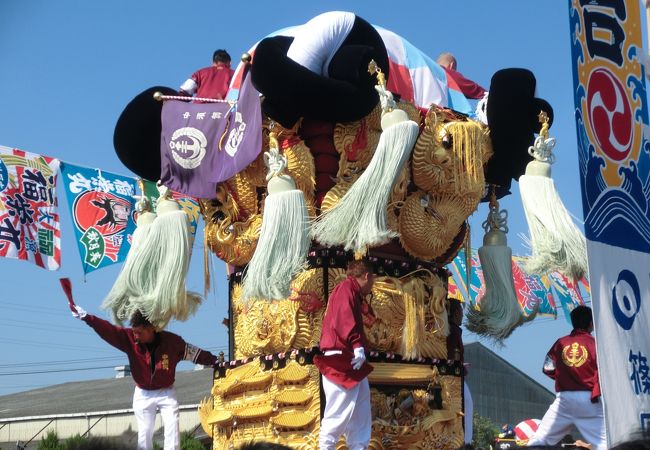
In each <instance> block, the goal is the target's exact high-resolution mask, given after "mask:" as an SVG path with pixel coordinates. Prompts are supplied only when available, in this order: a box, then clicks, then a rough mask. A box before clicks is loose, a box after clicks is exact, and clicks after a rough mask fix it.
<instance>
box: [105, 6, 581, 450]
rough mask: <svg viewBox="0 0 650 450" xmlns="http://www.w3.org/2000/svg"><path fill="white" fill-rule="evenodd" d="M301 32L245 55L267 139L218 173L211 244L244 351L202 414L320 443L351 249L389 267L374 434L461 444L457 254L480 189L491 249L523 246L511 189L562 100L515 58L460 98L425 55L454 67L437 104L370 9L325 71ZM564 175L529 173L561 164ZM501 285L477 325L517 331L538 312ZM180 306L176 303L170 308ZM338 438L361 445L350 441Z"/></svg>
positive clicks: (378, 312) (394, 445) (380, 283)
mask: <svg viewBox="0 0 650 450" xmlns="http://www.w3.org/2000/svg"><path fill="white" fill-rule="evenodd" d="M310 23H311V22H309V23H308V24H307V25H305V26H303V28H305V27H307V26H308V25H309V24H310ZM307 29H308V31H313V30H309V28H307ZM285 31H286V30H285ZM292 33H293V34H292ZM303 35H304V33H303ZM380 35H381V36H380ZM301 36H302V35H301V34H300V32H299V31H297V32H295V33H294V32H289V33H288V34H287V36H275V37H271V38H266V39H264V40H262V41H261V42H260V43H258V44H257V46H256V48H254V49H252V50H251V51H250V53H251V54H252V62H251V61H250V55H247V58H245V59H246V60H245V61H244V62H243V63H242V64H240V67H239V68H238V70H237V71H236V73H235V78H234V81H233V83H232V84H231V90H233V89H232V88H233V86H235V87H236V88H238V89H239V88H242V89H243V85H244V84H245V82H244V81H243V80H248V79H252V84H253V85H254V86H255V88H256V89H257V91H259V93H260V94H261V112H262V113H261V126H260V128H261V136H262V137H261V148H259V149H256V153H255V154H256V155H257V156H256V157H255V158H254V159H253V160H252V162H250V163H249V164H247V165H246V166H245V167H244V168H243V170H240V171H237V172H236V173H234V174H233V175H232V176H229V177H228V178H227V179H225V180H221V181H219V182H216V183H214V185H213V186H212V187H211V189H213V190H211V192H214V196H213V197H212V198H202V199H201V200H200V204H201V209H202V213H203V218H204V222H205V232H204V237H205V248H206V251H210V252H212V253H213V254H214V255H216V256H217V257H218V258H219V259H221V260H222V261H224V262H225V263H226V264H227V267H228V292H229V297H228V302H229V304H228V307H229V320H228V323H227V325H228V327H229V336H230V343H229V345H230V352H229V356H230V361H222V362H220V363H219V364H218V366H217V367H216V369H215V371H214V383H213V387H212V390H211V392H210V393H209V395H208V396H207V397H206V398H205V399H204V401H203V402H202V403H201V405H200V407H199V417H200V420H201V425H202V426H203V429H204V430H205V432H206V433H207V434H208V435H209V436H211V437H212V439H213V448H214V449H235V448H238V447H239V446H240V445H241V444H244V443H247V442H250V441H252V440H256V441H257V440H264V441H270V442H277V443H281V444H285V445H288V446H290V447H291V448H295V449H301V450H312V449H317V448H318V437H319V426H320V419H321V414H322V410H323V406H324V405H323V402H322V401H321V399H322V398H323V397H322V395H323V394H322V390H321V388H320V374H319V371H318V369H317V368H316V366H314V365H313V363H312V359H313V356H314V355H316V354H317V353H318V352H319V349H318V345H319V338H320V333H321V325H322V320H323V315H324V313H325V310H326V308H327V302H328V296H329V295H330V294H331V292H332V290H333V288H334V287H335V286H336V285H337V283H339V282H340V281H342V280H343V279H345V277H346V274H345V271H346V266H347V264H348V262H350V261H351V260H353V259H355V258H361V257H365V258H367V259H368V260H369V261H370V262H371V263H372V265H373V267H374V270H375V273H376V275H377V276H378V278H377V280H376V282H375V284H374V287H373V291H372V296H371V299H370V304H371V306H372V308H373V310H374V314H375V320H372V321H371V320H368V321H367V322H366V323H365V324H364V328H365V334H366V336H367V339H368V341H369V343H370V348H369V349H366V352H367V354H368V361H369V362H370V363H371V364H372V366H373V367H374V371H373V372H372V373H371V374H370V375H369V382H370V388H371V397H372V400H371V404H372V438H371V441H370V446H369V448H371V449H373V450H384V449H386V450H387V449H433V448H438V449H455V448H458V447H460V446H461V445H462V444H463V442H464V440H463V439H464V434H463V398H462V396H463V373H464V369H463V363H462V361H461V360H460V352H459V351H458V349H451V350H448V346H447V336H448V334H449V322H448V306H449V299H448V279H449V273H448V271H447V270H446V269H445V265H446V264H447V263H449V262H450V261H451V260H452V259H453V258H454V257H455V256H456V255H457V254H458V252H459V251H460V250H461V249H462V248H464V247H467V248H468V247H469V235H470V230H469V225H468V218H469V216H470V215H472V213H474V212H475V211H476V209H477V207H478V205H479V203H480V202H481V201H489V202H490V216H489V217H488V220H486V223H485V224H484V227H485V229H486V233H487V234H486V239H485V240H484V245H483V247H482V249H486V250H485V252H484V255H486V256H482V258H483V257H486V258H487V257H488V256H489V255H487V253H489V251H488V250H494V249H497V250H498V249H506V250H504V251H502V253H508V252H509V248H508V247H507V246H506V243H505V233H504V232H505V231H507V226H506V225H505V217H504V214H503V213H502V212H501V211H500V210H499V207H498V198H500V197H502V196H503V195H506V194H508V193H509V191H508V189H509V187H510V183H511V180H512V179H517V178H519V177H520V176H521V175H523V173H524V170H525V169H526V165H527V164H528V163H529V162H530V161H531V160H532V159H533V158H532V156H534V155H533V154H532V153H530V154H529V153H528V148H529V146H531V144H533V139H534V137H535V136H534V133H537V132H539V131H540V117H541V123H543V124H545V128H544V130H545V131H544V133H543V136H540V138H538V139H542V141H541V143H540V146H541V145H543V144H544V142H548V140H549V138H548V126H549V125H550V121H551V120H552V109H551V108H550V105H548V103H546V102H544V101H543V100H541V99H537V98H534V93H535V79H534V76H533V75H532V73H530V72H529V71H526V70H524V69H505V70H504V71H500V72H497V74H495V75H494V77H493V78H492V84H491V86H490V92H489V94H490V95H489V99H487V107H485V103H486V102H485V101H482V102H480V103H479V108H478V114H474V111H473V110H472V111H469V110H467V108H465V110H464V111H460V110H461V109H462V108H460V107H459V105H464V104H467V105H469V103H467V101H466V100H465V99H464V98H462V99H460V100H459V97H458V95H459V94H460V93H459V92H452V89H451V88H450V87H449V86H444V84H445V83H446V82H444V80H445V79H446V78H445V76H447V77H449V75H448V74H447V75H445V73H444V71H443V70H442V68H441V67H440V66H438V65H437V64H436V63H434V62H433V61H431V60H430V59H429V58H428V57H426V55H424V54H420V57H421V58H422V61H425V63H423V67H424V69H422V68H420V69H419V70H426V76H423V77H420V79H425V78H427V77H428V79H429V83H433V84H435V83H436V80H437V79H439V80H443V83H442V85H443V88H440V89H442V92H443V94H442V95H440V96H439V98H438V102H437V103H436V102H434V101H432V100H431V99H428V100H427V99H426V98H425V99H423V98H422V94H421V92H422V91H423V90H426V89H429V88H431V86H427V87H426V89H425V87H423V86H421V85H418V81H417V79H418V77H415V76H414V77H413V78H412V79H411V78H408V75H406V77H407V78H408V79H404V73H406V74H408V73H409V70H408V69H409V68H408V67H406V66H405V64H406V63H405V62H404V61H402V62H400V61H399V58H397V59H396V57H395V55H396V54H398V53H399V51H397V52H396V51H395V49H394V48H393V47H394V46H395V45H396V44H395V42H403V39H402V38H400V37H399V36H397V35H395V34H393V33H390V32H388V31H387V30H383V29H379V33H378V32H377V31H376V30H375V29H374V28H373V27H372V26H370V25H369V24H367V22H365V21H362V19H360V18H356V19H355V22H354V27H353V30H352V32H350V33H349V36H348V38H346V39H344V40H343V43H342V44H341V45H339V46H338V47H335V48H334V49H330V50H331V51H330V56H329V59H328V61H330V62H329V71H328V73H326V74H319V73H314V72H313V71H311V70H309V69H308V68H305V67H303V66H301V65H299V64H297V63H296V62H295V61H292V60H291V58H289V57H288V56H287V54H288V53H289V54H291V52H292V50H291V49H292V48H293V47H292V42H297V41H298V40H299V39H301ZM352 36H354V39H356V41H355V40H354V39H352V41H350V38H351V37H352ZM382 39H383V41H382ZM384 42H386V44H384ZM389 42H390V43H389ZM409 48H415V47H413V46H412V45H410V44H409ZM415 50H417V49H415ZM402 53H403V52H402ZM245 56H246V55H245ZM400 67H401V68H402V69H404V68H405V67H406V69H407V70H406V71H404V70H400ZM410 69H412V70H411V72H416V71H417V70H418V69H417V68H416V69H413V68H410ZM436 71H437V72H436ZM326 72H327V71H326ZM349 72H353V73H349ZM400 77H402V78H400ZM436 77H437V78H436ZM404 86H407V88H406V89H404ZM409 86H410V87H409ZM409 89H410V91H409ZM418 89H419V92H420V94H418ZM146 92H147V96H148V97H147V98H149V99H150V97H151V92H148V91H146ZM167 93H168V94H173V91H171V92H167ZM418 95H419V96H420V97H418ZM159 97H160V95H159ZM235 98H236V97H235ZM461 100H462V101H461ZM149 101H151V102H153V100H149ZM463 102H464V103H463ZM154 103H155V102H154ZM188 105H189V103H188ZM152 108H154V109H155V106H154V107H152ZM541 110H543V111H544V113H543V114H541V115H540V111H541ZM158 111H160V106H158ZM481 112H482V115H481ZM549 116H550V118H549ZM120 120H122V119H120ZM486 122H489V123H490V126H489V127H488V126H487V125H486ZM123 125H124V124H122V125H121V126H123ZM119 126H120V124H118V127H119ZM248 131H250V130H248ZM257 132H260V130H257ZM117 134H118V133H117V131H116V149H118V148H117V147H118V143H117ZM159 136H160V135H158V142H160V137H159ZM545 140H546V141H545ZM218 145H219V149H221V145H222V142H221V141H220V142H219V144H218ZM551 147H552V146H551ZM158 149H160V147H158ZM215 151H216V150H215ZM219 151H221V150H219ZM549 152H550V150H549ZM119 153H120V150H119V149H118V154H119ZM123 153H124V152H123ZM128 156H129V155H126V156H125V155H124V154H121V155H120V158H121V159H122V160H123V161H125V160H128V159H129V157H128ZM547 156H548V154H547ZM551 162H552V161H551ZM125 163H126V161H125ZM540 164H544V162H542V163H540ZM127 166H129V167H130V168H132V170H134V171H135V172H136V173H138V174H139V175H141V176H142V177H143V178H149V179H158V178H161V177H160V176H158V175H159V173H157V172H154V173H147V172H146V171H145V170H141V171H139V172H138V171H137V170H135V169H134V168H133V167H134V166H137V162H135V163H134V162H133V161H130V162H129V163H127ZM538 172H540V171H538ZM541 172H543V171H541ZM548 174H550V170H548ZM548 174H544V173H542V174H541V175H540V173H530V174H527V175H530V176H531V177H533V178H534V177H535V176H537V175H539V176H537V178H543V177H544V176H545V177H547V178H549V180H550V177H548ZM163 178H164V173H163ZM172 188H173V187H172ZM545 239H548V238H545ZM554 248H555V249H556V251H560V252H562V251H564V249H563V248H560V250H557V248H558V247H557V246H556V247H554ZM547 259H548V258H547ZM556 259H557V260H563V259H566V258H563V257H557V258H556ZM506 264H508V265H509V264H510V257H509V256H506ZM127 265H128V261H127ZM485 265H486V264H484V266H485ZM507 267H508V269H507V271H509V270H510V269H509V266H507ZM566 271H569V270H566ZM496 278H498V276H497V277H496ZM502 278H503V277H502ZM505 278H506V280H505V284H506V285H507V284H508V280H507V275H506V276H505ZM497 281H498V280H497ZM489 282H491V280H488V278H487V276H486V284H487V283H489ZM511 285H512V276H511V274H510V286H511ZM506 288H507V286H506ZM498 289H499V288H498V287H488V292H487V293H486V302H485V311H483V308H482V311H469V313H468V326H470V327H473V331H476V332H478V333H482V334H484V335H488V336H490V335H491V336H493V337H495V336H496V338H498V339H502V338H505V337H507V335H508V334H509V333H510V332H512V330H513V329H514V328H515V327H516V326H518V325H520V324H521V323H522V322H523V320H524V319H523V318H522V317H521V314H520V312H519V310H518V309H517V311H516V312H514V313H513V312H511V311H510V312H509V311H506V313H507V314H508V317H506V318H504V317H499V314H500V313H503V310H500V311H495V309H496V310H499V306H495V305H496V303H493V304H490V301H488V300H489V299H487V297H488V296H492V297H493V298H492V302H496V301H497V297H499V296H501V295H502V294H503V292H502V291H498ZM506 296H507V293H506ZM187 301H188V302H190V301H191V298H190V297H189V296H188V300H187ZM515 302H516V299H515ZM482 305H483V303H482ZM109 306H110V305H109ZM122 306H124V305H122ZM122 306H120V305H117V306H116V305H115V304H113V305H112V307H113V310H114V311H116V310H119V309H120V307H122ZM490 306H491V309H490V308H489V307H490ZM127 309H128V308H127ZM187 309H191V306H185V307H183V308H180V310H182V311H180V312H182V313H186V312H187ZM502 309H503V308H502ZM118 312H119V311H118ZM177 312H178V311H177ZM152 314H154V315H155V311H153V312H152ZM122 315H123V316H124V317H126V316H127V315H126V313H124V314H122ZM179 315H182V314H178V313H174V312H173V311H172V313H171V315H167V316H165V317H164V319H165V320H162V321H159V322H158V323H159V324H160V325H162V326H164V324H165V323H166V320H169V317H172V316H176V317H177V318H178V317H179ZM488 315H492V316H496V317H497V319H498V320H500V321H501V322H499V323H497V324H496V325H495V323H494V321H492V322H491V320H490V317H488ZM186 316H187V314H185V315H184V316H183V317H186ZM150 318H151V315H150ZM503 320H505V322H503ZM338 448H339V449H340V450H343V449H346V448H347V447H346V446H345V443H344V441H343V440H342V441H341V442H340V444H339V447H338Z"/></svg>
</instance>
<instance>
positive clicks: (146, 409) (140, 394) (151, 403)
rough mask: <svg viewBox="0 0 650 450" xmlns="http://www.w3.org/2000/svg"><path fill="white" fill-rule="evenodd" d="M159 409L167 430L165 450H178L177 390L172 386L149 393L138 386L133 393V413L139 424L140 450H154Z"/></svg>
mask: <svg viewBox="0 0 650 450" xmlns="http://www.w3.org/2000/svg"><path fill="white" fill-rule="evenodd" d="M158 409H160V417H161V418H162V422H163V428H164V430H165V450H178V449H179V448H180V440H181V438H180V430H179V423H178V422H179V412H178V401H177V400H176V389H175V388H174V386H172V387H169V388H166V389H156V390H151V391H149V390H146V389H141V388H139V387H137V386H136V387H135V392H134V393H133V412H134V413H135V418H136V420H137V422H138V450H153V433H154V428H155V425H156V411H157V410H158Z"/></svg>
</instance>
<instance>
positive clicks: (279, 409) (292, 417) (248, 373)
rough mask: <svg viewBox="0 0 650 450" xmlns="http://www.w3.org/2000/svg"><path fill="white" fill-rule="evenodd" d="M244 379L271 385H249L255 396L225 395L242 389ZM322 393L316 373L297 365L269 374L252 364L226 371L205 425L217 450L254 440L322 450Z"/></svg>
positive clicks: (247, 392) (246, 393)
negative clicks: (237, 381) (319, 434)
mask: <svg viewBox="0 0 650 450" xmlns="http://www.w3.org/2000/svg"><path fill="white" fill-rule="evenodd" d="M242 375H244V376H245V377H246V378H249V379H252V380H260V379H267V378H269V379H270V380H271V381H270V382H269V383H268V384H265V385H260V384H257V385H254V384H250V387H251V388H252V390H243V391H242V392H240V393H239V394H238V395H237V396H224V395H222V393H223V392H226V391H228V390H229V389H230V390H231V389H232V388H231V387H230V386H233V385H235V384H239V385H241V384H242V382H241V379H242ZM236 380H240V381H239V383H236ZM319 389H320V374H319V373H318V369H316V368H315V367H314V366H305V367H302V366H299V365H298V363H297V362H295V361H288V362H287V365H286V367H285V368H283V369H279V370H269V371H267V372H264V371H263V370H262V369H261V368H260V366H259V365H258V364H256V363H254V362H250V363H247V364H244V365H243V366H240V367H237V368H234V369H229V370H227V371H226V375H225V377H223V378H220V379H216V380H215V385H214V387H213V392H214V408H213V411H212V414H211V416H209V417H208V419H207V422H208V423H209V424H210V426H211V427H212V431H211V434H212V436H213V448H215V449H217V448H218V449H222V448H224V449H228V448H238V447H239V446H241V445H242V444H244V443H247V442H250V441H252V440H256V441H259V440H265V441H269V442H275V443H280V444H284V445H288V446H291V447H292V448H295V449H303V450H316V449H318V431H319V429H320V420H319V417H320V398H319Z"/></svg>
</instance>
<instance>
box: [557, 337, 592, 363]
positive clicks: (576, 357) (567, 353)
mask: <svg viewBox="0 0 650 450" xmlns="http://www.w3.org/2000/svg"><path fill="white" fill-rule="evenodd" d="M588 358H589V351H588V350H587V347H585V346H584V345H581V344H580V343H578V342H573V343H571V345H567V346H565V347H564V348H563V349H562V362H563V363H564V365H566V366H568V367H580V366H582V365H583V364H584V363H585V362H587V359H588Z"/></svg>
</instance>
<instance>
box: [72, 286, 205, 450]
mask: <svg viewBox="0 0 650 450" xmlns="http://www.w3.org/2000/svg"><path fill="white" fill-rule="evenodd" d="M62 285H63V289H64V291H65V293H66V295H67V297H68V302H69V305H70V310H71V311H72V315H73V317H75V318H77V319H81V320H83V321H84V322H86V324H88V326H90V327H91V328H92V329H93V330H95V332H96V333H97V334H98V335H99V337H101V338H102V339H104V340H105V341H106V342H108V343H109V344H111V345H112V346H113V347H115V348H117V349H118V350H121V351H123V352H124V353H126V355H127V356H128V358H129V365H130V367H131V376H132V377H133V381H135V384H136V387H135V392H134V394H133V412H134V414H135V418H136V420H137V422H138V450H153V433H154V425H155V422H156V410H157V409H160V416H161V418H162V421H163V427H164V430H165V450H178V449H179V448H180V430H179V423H178V420H179V412H178V401H177V400H176V390H175V389H174V379H175V377H176V365H177V364H178V363H179V362H180V361H182V360H186V361H193V362H195V363H198V364H203V365H214V364H215V363H216V362H217V357H216V356H215V355H213V354H212V353H210V352H207V351H205V350H201V349H200V348H198V347H195V346H194V345H191V344H188V343H186V342H185V341H184V340H183V338H181V337H180V336H178V335H176V334H174V333H170V332H167V331H157V330H156V328H155V327H154V326H153V325H152V324H151V323H150V322H149V321H148V320H147V319H146V318H145V317H144V316H143V315H142V314H141V313H140V311H136V312H135V314H133V316H132V317H131V328H124V327H118V326H115V325H113V324H111V323H110V322H108V321H106V320H103V319H100V318H99V317H96V316H93V315H92V314H88V313H86V311H85V310H84V309H83V308H81V307H80V306H77V305H75V303H74V301H73V300H72V291H71V287H70V285H69V284H68V285H66V284H64V283H63V282H62Z"/></svg>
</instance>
